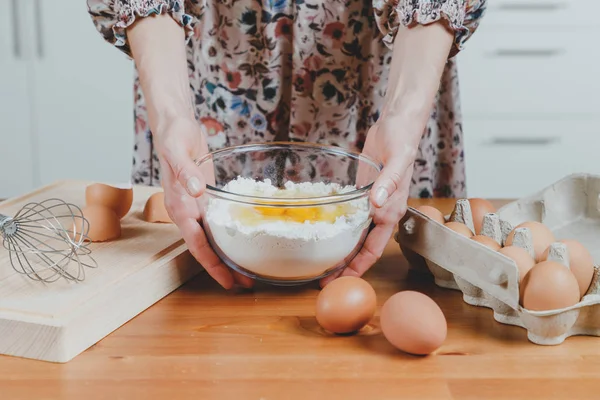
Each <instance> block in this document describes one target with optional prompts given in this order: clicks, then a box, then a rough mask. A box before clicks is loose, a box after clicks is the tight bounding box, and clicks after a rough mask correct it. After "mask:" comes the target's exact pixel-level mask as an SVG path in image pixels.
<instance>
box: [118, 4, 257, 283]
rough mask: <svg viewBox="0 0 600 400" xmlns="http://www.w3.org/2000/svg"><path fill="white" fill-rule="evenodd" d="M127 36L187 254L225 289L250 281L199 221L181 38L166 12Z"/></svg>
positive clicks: (201, 146) (202, 141) (198, 135)
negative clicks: (226, 260) (229, 265)
mask: <svg viewBox="0 0 600 400" xmlns="http://www.w3.org/2000/svg"><path fill="white" fill-rule="evenodd" d="M127 38H128V40H129V44H130V46H131V51H132V54H133V58H134V60H135V64H136V67H137V70H138V74H139V79H140V84H141V86H142V91H143V93H144V99H145V105H146V110H147V112H148V120H149V123H150V128H151V131H152V139H153V143H154V145H155V146H156V150H157V153H158V160H159V162H160V167H161V168H160V169H161V175H162V186H163V188H164V191H165V206H166V208H167V212H168V213H169V216H170V217H171V219H172V220H173V222H175V224H176V225H177V226H178V227H179V230H180V231H181V234H182V236H183V240H184V241H185V243H186V244H187V246H188V249H189V250H190V253H192V255H193V256H194V258H196V260H198V262H199V263H200V264H201V265H202V266H203V267H204V269H205V270H206V271H207V272H208V273H209V274H210V276H212V277H213V278H214V279H215V280H216V281H217V282H218V283H219V284H221V286H223V287H224V288H225V289H230V288H232V287H233V285H234V284H235V283H238V284H240V285H242V286H245V287H250V286H252V283H253V281H252V280H251V279H250V278H248V277H245V276H243V275H241V274H239V273H237V272H235V271H232V270H230V269H229V268H227V267H226V266H225V264H223V262H222V261H221V259H220V258H219V257H218V256H217V255H216V254H215V252H214V251H213V250H212V248H211V247H210V244H209V243H208V240H207V238H206V235H205V234H204V231H203V229H202V226H201V225H200V221H201V218H202V213H201V211H202V210H201V209H200V206H199V203H198V199H197V198H198V197H200V196H201V195H202V193H203V192H204V189H205V188H206V179H207V178H210V177H206V176H202V173H201V171H200V168H199V167H198V166H197V165H196V164H195V163H194V159H197V158H199V157H202V156H203V155H205V154H206V153H207V152H208V146H207V144H206V135H205V134H204V132H203V128H202V126H201V124H200V122H198V121H197V120H196V117H195V115H194V106H193V104H192V102H191V98H192V96H191V93H190V81H189V77H188V69H187V61H186V47H185V37H184V32H183V29H182V28H181V26H179V25H178V24H177V23H176V22H175V21H174V20H173V18H171V17H170V16H169V15H168V14H161V15H155V16H149V17H146V18H141V19H138V20H137V21H136V22H135V23H134V24H133V25H132V26H130V27H129V28H127Z"/></svg>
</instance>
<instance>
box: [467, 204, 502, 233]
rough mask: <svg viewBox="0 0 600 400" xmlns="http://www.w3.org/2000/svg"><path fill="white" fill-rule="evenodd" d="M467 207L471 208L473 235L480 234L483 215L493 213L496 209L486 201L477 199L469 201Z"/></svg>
mask: <svg viewBox="0 0 600 400" xmlns="http://www.w3.org/2000/svg"><path fill="white" fill-rule="evenodd" d="M469 205H470V206H471V214H472V215H473V225H474V226H475V233H476V234H480V233H481V228H482V227H483V217H484V216H485V214H489V213H495V212H496V207H494V205H493V204H492V203H490V202H489V201H488V200H485V199H479V198H473V199H469Z"/></svg>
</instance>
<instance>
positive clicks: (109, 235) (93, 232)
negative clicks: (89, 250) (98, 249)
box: [75, 205, 121, 242]
mask: <svg viewBox="0 0 600 400" xmlns="http://www.w3.org/2000/svg"><path fill="white" fill-rule="evenodd" d="M81 211H82V213H83V217H84V218H85V219H86V220H87V221H88V223H89V231H88V234H87V239H88V240H89V241H92V242H106V241H110V240H115V239H118V238H119V237H121V220H120V219H119V217H118V216H117V214H116V213H115V212H114V211H113V210H112V209H110V208H108V207H103V206H97V205H91V206H86V207H84V208H82V209H81ZM82 231H83V227H82V220H81V219H80V218H77V219H76V220H75V232H82ZM76 239H78V238H76Z"/></svg>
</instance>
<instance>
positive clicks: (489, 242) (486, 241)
mask: <svg viewBox="0 0 600 400" xmlns="http://www.w3.org/2000/svg"><path fill="white" fill-rule="evenodd" d="M471 239H472V240H474V241H476V242H478V243H481V244H482V245H484V246H487V247H489V248H490V249H492V250H494V251H498V250H500V243H498V242H496V241H495V240H494V239H492V238H491V237H489V236H485V235H475V236H471Z"/></svg>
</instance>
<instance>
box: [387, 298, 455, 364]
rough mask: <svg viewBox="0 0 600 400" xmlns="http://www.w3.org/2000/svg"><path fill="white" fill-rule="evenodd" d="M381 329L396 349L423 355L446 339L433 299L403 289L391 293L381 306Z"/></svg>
mask: <svg viewBox="0 0 600 400" xmlns="http://www.w3.org/2000/svg"><path fill="white" fill-rule="evenodd" d="M380 322H381V331H382V333H383V335H384V337H385V338H386V339H387V340H388V341H389V342H390V343H391V344H392V345H393V346H394V347H396V348H397V349H399V350H402V351H404V352H406V353H410V354H416V355H426V354H430V353H432V352H434V351H435V350H437V349H438V348H439V347H440V346H441V345H442V344H443V343H444V341H445V340H446V335H447V331H448V326H447V323H446V317H445V316H444V313H443V312H442V310H441V309H440V307H439V306H438V305H437V303H436V302H435V301H433V299H431V298H430V297H429V296H426V295H424V294H422V293H419V292H415V291H411V290H405V291H402V292H399V293H396V294H394V295H392V296H391V297H390V298H389V299H387V300H386V302H385V303H384V304H383V307H382V308H381V314H380Z"/></svg>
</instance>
